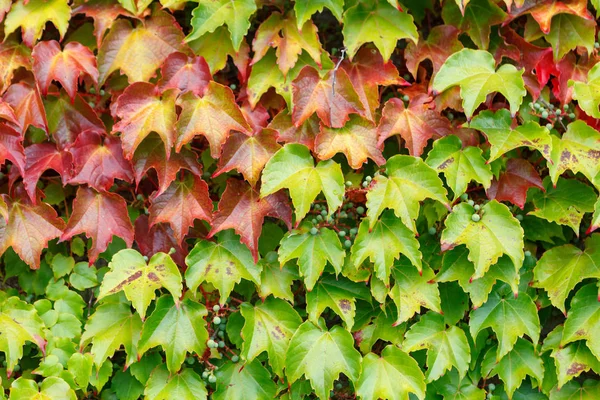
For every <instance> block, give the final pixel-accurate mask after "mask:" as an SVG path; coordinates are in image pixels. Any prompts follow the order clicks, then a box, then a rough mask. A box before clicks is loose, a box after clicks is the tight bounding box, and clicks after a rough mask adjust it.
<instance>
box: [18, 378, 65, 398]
mask: <svg viewBox="0 0 600 400" xmlns="http://www.w3.org/2000/svg"><path fill="white" fill-rule="evenodd" d="M38 399H39V400H76V399H77V396H76V395H75V392H74V391H73V389H71V388H70V387H69V384H68V383H67V382H65V381H64V380H62V379H61V378H58V377H55V376H52V377H50V378H46V379H44V381H43V382H42V383H41V384H40V386H39V388H38V385H37V383H36V382H35V381H33V380H31V379H26V378H23V377H21V378H19V379H17V380H16V381H14V382H13V383H12V384H11V385H10V400H38Z"/></svg>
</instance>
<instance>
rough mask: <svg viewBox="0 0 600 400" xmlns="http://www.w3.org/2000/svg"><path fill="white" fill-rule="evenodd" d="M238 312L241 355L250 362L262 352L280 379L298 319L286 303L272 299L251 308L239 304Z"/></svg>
mask: <svg viewBox="0 0 600 400" xmlns="http://www.w3.org/2000/svg"><path fill="white" fill-rule="evenodd" d="M240 312H241V313H242V316H243V317H244V319H245V323H244V328H242V337H243V338H244V344H243V345H242V352H241V356H242V357H244V358H245V359H246V360H247V362H251V361H252V360H254V359H255V358H256V357H257V356H258V355H260V354H261V353H262V352H263V351H266V352H267V354H268V355H269V364H270V365H271V367H272V368H273V371H274V372H275V373H276V374H277V375H279V376H282V374H283V368H284V367H285V353H286V351H287V348H288V345H289V343H290V339H291V338H292V336H293V335H294V332H296V329H298V327H299V326H300V324H301V323H302V318H300V316H299V315H298V313H297V312H296V310H294V308H293V307H292V306H291V305H290V304H289V303H288V302H287V301H284V300H280V299H275V298H272V297H269V298H268V299H267V300H266V301H265V302H264V303H261V304H258V305H255V306H251V305H250V304H248V303H243V304H242V305H241V307H240Z"/></svg>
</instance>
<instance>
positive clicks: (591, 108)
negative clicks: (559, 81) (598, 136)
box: [569, 64, 600, 118]
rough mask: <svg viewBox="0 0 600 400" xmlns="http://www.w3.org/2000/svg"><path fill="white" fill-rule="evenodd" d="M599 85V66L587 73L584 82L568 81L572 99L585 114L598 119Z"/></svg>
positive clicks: (599, 115) (599, 112)
mask: <svg viewBox="0 0 600 400" xmlns="http://www.w3.org/2000/svg"><path fill="white" fill-rule="evenodd" d="M599 84H600V64H596V65H594V67H593V68H592V69H591V70H589V71H588V74H587V79H586V81H585V82H577V81H572V80H569V86H572V87H573V99H575V100H577V104H578V105H579V107H581V109H582V110H583V111H585V113H586V114H588V115H590V116H592V117H594V118H600V110H598V105H599V104H600V96H598V86H599Z"/></svg>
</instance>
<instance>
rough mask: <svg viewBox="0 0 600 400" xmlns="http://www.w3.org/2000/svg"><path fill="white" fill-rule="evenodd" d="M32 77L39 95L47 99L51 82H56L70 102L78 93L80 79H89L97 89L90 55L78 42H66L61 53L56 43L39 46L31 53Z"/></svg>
mask: <svg viewBox="0 0 600 400" xmlns="http://www.w3.org/2000/svg"><path fill="white" fill-rule="evenodd" d="M31 55H32V57H33V73H34V74H35V79H36V81H37V84H38V86H39V88H40V89H41V91H42V94H43V95H44V96H46V94H47V93H48V87H49V86H50V82H52V81H53V80H54V81H58V82H60V84H61V85H62V86H63V87H64V88H65V90H66V92H67V93H68V94H69V97H70V98H71V101H73V99H74V98H75V94H76V93H77V83H78V81H79V78H80V76H81V75H84V74H85V75H87V76H89V77H90V78H92V81H93V82H94V84H96V85H98V68H97V67H96V57H95V56H94V53H92V51H91V50H90V49H89V48H88V47H86V46H84V45H82V44H81V43H78V42H69V43H67V44H66V45H65V48H64V50H61V48H60V44H59V43H58V42H57V41H56V40H49V41H45V42H39V43H38V44H37V45H36V46H35V47H34V48H33V51H32V52H31Z"/></svg>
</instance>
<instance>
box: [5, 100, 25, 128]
mask: <svg viewBox="0 0 600 400" xmlns="http://www.w3.org/2000/svg"><path fill="white" fill-rule="evenodd" d="M0 118H1V119H3V120H6V121H7V122H8V125H11V126H12V127H14V128H15V130H17V131H19V132H20V131H21V126H20V123H19V120H18V119H17V116H16V115H15V110H13V109H12V107H11V106H10V104H8V103H7V102H5V101H4V100H2V99H1V98H0Z"/></svg>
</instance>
